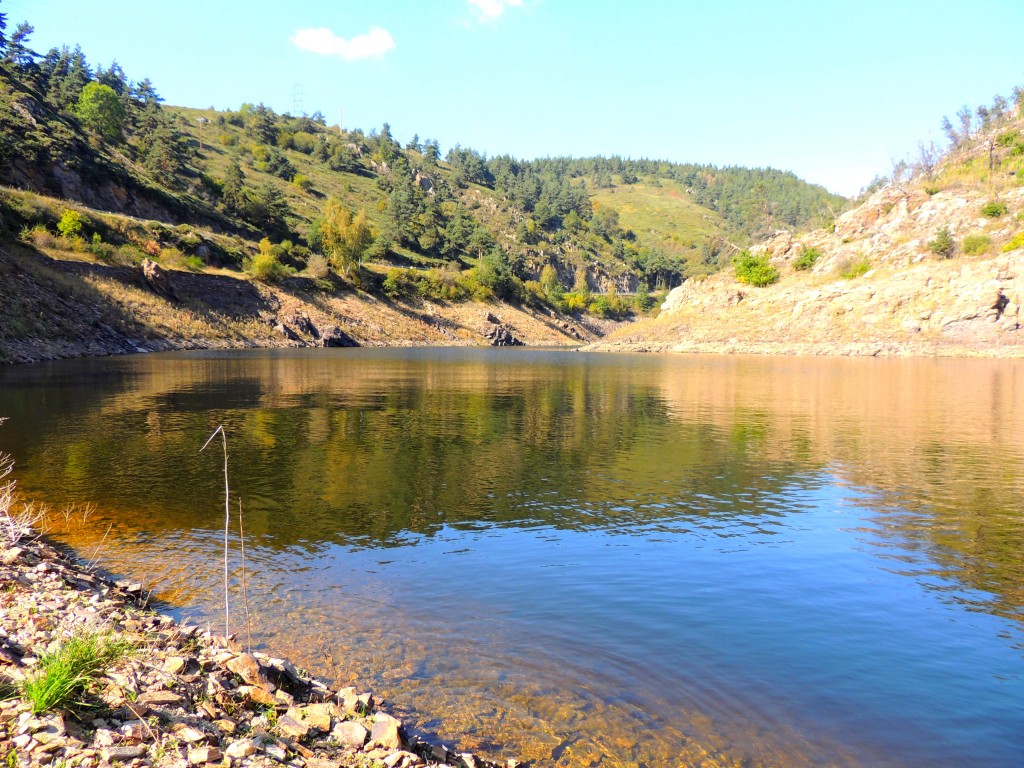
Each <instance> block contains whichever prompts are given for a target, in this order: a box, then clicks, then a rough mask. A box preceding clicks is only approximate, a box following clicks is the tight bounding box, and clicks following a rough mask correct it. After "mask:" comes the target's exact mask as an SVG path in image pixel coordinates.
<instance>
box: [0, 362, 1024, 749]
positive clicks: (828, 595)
mask: <svg viewBox="0 0 1024 768" xmlns="http://www.w3.org/2000/svg"><path fill="white" fill-rule="evenodd" d="M0 415H9V416H10V417H11V420H10V421H9V422H8V423H7V424H6V425H4V426H3V427H0V448H2V449H3V450H5V451H8V452H11V453H13V454H14V455H15V457H16V459H17V460H18V479H19V481H20V483H21V487H22V490H24V491H26V492H28V493H31V494H32V495H34V496H37V497H40V498H43V499H45V500H47V501H49V502H50V503H51V504H52V505H53V507H54V510H55V512H54V514H53V515H51V518H50V521H49V524H50V527H51V530H52V531H53V533H54V534H55V535H57V536H59V537H61V538H62V539H64V540H66V541H67V542H68V543H69V544H71V545H72V546H73V547H75V548H76V550H77V551H78V552H79V553H81V554H82V556H83V557H86V558H91V557H94V556H95V557H98V558H99V559H100V561H101V562H102V563H103V564H104V566H105V567H106V568H108V569H109V570H110V571H112V572H114V573H116V574H118V575H125V576H129V577H131V578H134V579H142V580H145V581H146V582H148V583H153V584H157V585H158V590H157V594H158V595H159V596H160V597H162V598H163V599H165V600H166V601H168V603H170V604H171V605H172V606H174V610H175V611H176V612H177V613H179V614H180V615H183V616H188V617H192V618H194V619H196V620H199V621H201V622H203V623H204V624H205V623H209V624H211V625H213V626H214V628H215V629H218V631H219V630H220V629H222V626H223V621H224V616H223V594H222V591H221V589H222V587H221V581H220V580H221V579H222V571H221V568H222V562H221V558H222V547H223V539H222V537H223V526H224V506H223V474H222V471H223V456H222V454H221V453H219V447H211V448H209V449H207V451H206V452H205V453H202V454H201V453H200V452H199V448H200V447H201V446H202V445H203V443H204V442H205V441H206V439H207V437H208V436H209V435H210V433H211V432H212V431H213V429H214V428H215V427H216V426H217V425H219V424H222V425H224V427H225V429H226V431H227V434H228V439H229V448H230V478H231V486H232V493H233V498H234V499H235V501H233V502H232V503H233V512H232V515H233V516H234V515H236V514H237V508H235V507H234V505H235V504H237V501H238V500H241V502H242V505H243V509H244V515H245V534H246V558H247V573H246V575H247V577H248V598H249V600H248V603H249V609H250V611H249V618H250V623H251V625H252V633H253V641H254V643H255V644H258V645H260V646H262V647H265V648H268V649H270V650H273V651H274V652H276V653H287V654H289V655H291V656H293V657H295V658H296V659H297V660H298V661H300V662H302V663H303V664H305V665H306V666H308V667H309V668H311V669H313V670H314V671H316V672H318V673H320V674H323V675H324V676H327V677H329V678H332V679H334V680H335V681H337V682H339V683H345V684H348V683H354V684H358V685H366V686H368V687H370V688H372V689H374V690H375V691H376V692H378V693H382V694H384V695H385V696H387V697H388V698H389V699H390V700H391V701H392V702H394V703H395V705H396V706H397V707H398V708H399V709H400V710H402V711H403V712H405V714H407V716H409V717H410V718H412V719H413V720H415V722H416V723H417V725H418V727H419V728H421V729H423V730H424V731H427V732H435V733H441V734H445V735H459V737H460V738H459V743H460V746H462V747H463V748H466V749H472V750H474V751H480V752H484V753H490V754H493V755H496V756H497V755H503V756H511V755H519V756H522V757H526V758H530V759H534V760H537V761H538V762H539V763H540V764H555V765H573V766H576V765H582V766H586V765H600V766H640V765H647V766H663V765H706V766H713V765H730V766H731V765H780V766H782V765H785V766H804V765H806V766H812V765H825V764H827V765H839V766H868V765H871V766H875V765H884V766H919V765H932V766H961V765H962V766H966V765H972V766H979V765H992V766H996V765H1014V764H1022V763H1024V682H1022V678H1021V673H1022V662H1024V659H1022V655H1024V646H1022V633H1021V619H1022V604H1024V557H1022V551H1024V550H1022V545H1024V515H1022V510H1024V505H1022V501H1024V450H1022V443H1021V438H1020V435H1021V434H1024V367H1022V365H1021V364H1020V363H1017V362H1013V361H997V360H898V361H896V360H893V361H890V360H873V359H870V360H861V359H802V358H757V357H711V356H708V357H700V356H693V357H681V356H626V355H623V356H595V355H586V354H579V353H566V352H536V351H526V350H508V351H493V350H415V351H410V350H322V351H301V352H299V351H287V352H245V353H237V352H236V353H189V354H168V355H145V356H134V357H122V358H109V359H95V360H83V361H69V362H61V363H51V364H42V365H36V366H21V367H16V368H8V369H0ZM69 501H91V502H94V503H95V504H96V505H97V507H96V510H95V511H93V512H91V513H90V514H88V516H87V517H86V516H85V515H83V514H82V513H81V511H80V510H72V511H71V512H69V513H68V514H64V513H63V512H62V511H61V510H62V505H63V504H64V503H66V502H69ZM83 518H85V519H83ZM232 527H233V530H232V542H231V544H232V570H233V587H234V588H235V589H236V592H235V593H234V596H233V601H232V606H231V609H232V618H231V624H232V631H235V632H236V633H238V634H239V635H241V636H242V637H243V639H244V637H245V634H246V620H245V618H246V617H245V607H244V605H243V602H242V600H241V598H240V596H239V593H238V591H237V587H238V584H239V582H240V578H241V569H240V557H239V555H240V552H239V549H238V541H237V521H236V520H233V521H232Z"/></svg>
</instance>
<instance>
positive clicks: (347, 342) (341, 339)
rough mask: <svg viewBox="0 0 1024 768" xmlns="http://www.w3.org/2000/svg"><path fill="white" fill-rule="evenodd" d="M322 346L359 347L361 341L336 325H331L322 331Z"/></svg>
mask: <svg viewBox="0 0 1024 768" xmlns="http://www.w3.org/2000/svg"><path fill="white" fill-rule="evenodd" d="M320 346H321V347H358V346H359V342H358V341H356V340H355V339H353V338H352V337H351V336H349V335H348V334H347V333H345V332H344V331H343V330H341V328H339V327H338V326H336V325H329V326H327V327H326V328H324V329H323V331H321V332H320Z"/></svg>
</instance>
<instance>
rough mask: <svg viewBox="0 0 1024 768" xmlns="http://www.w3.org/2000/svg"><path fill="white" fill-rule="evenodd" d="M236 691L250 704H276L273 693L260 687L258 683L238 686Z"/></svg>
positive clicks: (269, 705) (271, 705)
mask: <svg viewBox="0 0 1024 768" xmlns="http://www.w3.org/2000/svg"><path fill="white" fill-rule="evenodd" d="M238 692H239V693H241V694H242V696H244V697H245V699H246V700H247V701H248V702H250V703H251V704H261V705H263V706H266V707H276V706H277V699H275V698H274V694H272V693H271V692H270V691H268V690H266V689H265V688H260V687H259V686H258V685H242V686H239V688H238Z"/></svg>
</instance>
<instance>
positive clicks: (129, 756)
mask: <svg viewBox="0 0 1024 768" xmlns="http://www.w3.org/2000/svg"><path fill="white" fill-rule="evenodd" d="M147 749H148V748H147V747H146V745H145V744H135V745H133V746H128V747H107V748H106V749H104V750H103V759H104V760H106V761H107V762H108V763H114V762H123V761H125V760H136V759H138V758H140V757H143V756H144V755H145V754H146V750H147Z"/></svg>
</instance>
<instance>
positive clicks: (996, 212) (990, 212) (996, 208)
mask: <svg viewBox="0 0 1024 768" xmlns="http://www.w3.org/2000/svg"><path fill="white" fill-rule="evenodd" d="M1004 213H1006V206H1005V205H1004V204H1003V203H1000V202H998V201H997V200H992V201H990V202H987V203H985V204H984V205H983V206H981V215H982V216H987V217H988V218H990V219H998V218H999V217H1000V216H1002V215H1003V214H1004Z"/></svg>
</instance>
